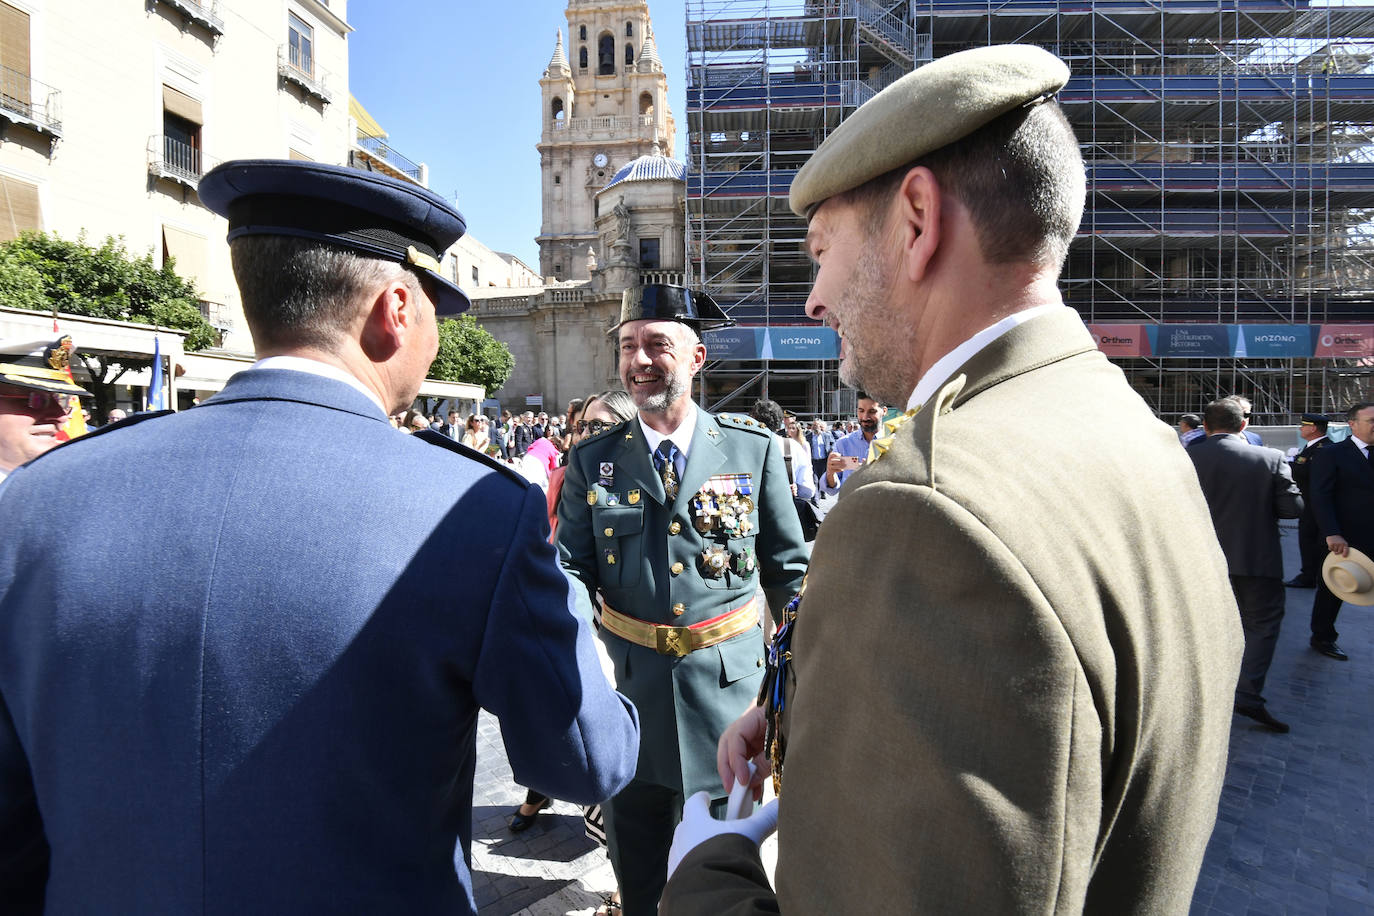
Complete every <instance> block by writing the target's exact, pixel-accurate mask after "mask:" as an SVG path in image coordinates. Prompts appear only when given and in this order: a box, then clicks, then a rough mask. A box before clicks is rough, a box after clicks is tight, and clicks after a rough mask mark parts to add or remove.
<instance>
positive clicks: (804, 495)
mask: <svg viewBox="0 0 1374 916" xmlns="http://www.w3.org/2000/svg"><path fill="white" fill-rule="evenodd" d="M782 426H783V438H784V439H785V440H787V449H788V450H787V451H786V452H784V453H783V454H784V455H790V456H791V458H792V488H793V489H792V494H793V495H794V496H796V497H797V498H798V499H810V498H811V497H813V496H815V495H816V475H815V473H814V472H813V471H812V468H811V457H810V456H811V443H809V442H807V441H806V433H804V432H802V428H801V424H800V423H798V422H797V415H796V414H794V413H790V412H788V411H783V414H782Z"/></svg>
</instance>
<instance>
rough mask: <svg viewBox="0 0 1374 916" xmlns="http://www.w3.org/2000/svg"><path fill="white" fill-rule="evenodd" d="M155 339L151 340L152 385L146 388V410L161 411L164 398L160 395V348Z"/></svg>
mask: <svg viewBox="0 0 1374 916" xmlns="http://www.w3.org/2000/svg"><path fill="white" fill-rule="evenodd" d="M158 343H159V342H158V339H157V337H154V338H153V383H152V384H151V385H149V386H148V409H149V410H163V409H165V408H166V406H167V405H166V398H165V397H164V396H163V393H162V348H161V347H160V346H159V345H158Z"/></svg>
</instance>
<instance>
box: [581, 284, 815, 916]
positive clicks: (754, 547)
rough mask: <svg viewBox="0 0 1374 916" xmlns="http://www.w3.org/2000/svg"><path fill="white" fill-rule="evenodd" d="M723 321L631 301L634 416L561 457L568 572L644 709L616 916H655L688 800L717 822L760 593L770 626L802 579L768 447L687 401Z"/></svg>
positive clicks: (776, 461) (800, 548) (621, 820)
mask: <svg viewBox="0 0 1374 916" xmlns="http://www.w3.org/2000/svg"><path fill="white" fill-rule="evenodd" d="M728 321H729V319H728V318H726V317H725V314H724V313H723V312H721V310H720V309H719V307H718V306H717V305H716V304H715V303H714V302H713V301H711V299H710V298H709V297H707V296H704V295H702V294H699V293H692V292H690V291H689V290H686V289H683V288H681V287H675V286H664V285H651V286H645V287H641V288H637V289H632V290H629V291H627V292H626V293H625V298H624V302H623V304H622V308H621V315H620V323H619V324H618V325H617V326H616V327H615V328H613V329H612V333H614V334H616V335H617V341H618V346H619V354H620V356H619V361H620V378H621V382H622V383H623V384H624V386H625V389H626V390H627V391H628V392H629V393H630V395H631V397H633V398H634V401H635V404H636V405H637V406H638V408H639V415H638V417H636V418H635V419H633V420H631V421H629V422H627V423H622V424H619V425H617V426H614V427H612V428H610V429H608V430H606V431H604V432H602V433H601V434H600V435H598V436H594V437H592V438H590V439H586V440H584V441H583V442H582V443H581V444H579V445H578V446H576V447H575V448H574V449H573V450H572V452H571V453H570V454H569V457H568V470H567V477H566V480H565V483H564V486H563V499H562V502H561V504H560V506H559V510H558V513H559V524H558V549H559V554H560V555H561V557H562V559H563V565H564V566H565V568H566V569H567V570H568V572H569V573H570V574H571V575H573V576H574V577H576V578H577V580H578V581H580V582H581V583H582V584H583V585H585V586H586V588H587V591H588V592H589V593H590V594H591V595H592V597H593V598H596V597H597V594H598V592H599V595H600V604H601V624H602V626H601V638H602V639H603V640H604V641H605V644H606V647H607V649H608V651H609V653H610V656H611V659H612V661H613V662H614V664H615V674H616V681H617V684H618V687H619V689H620V690H621V692H623V693H624V694H625V695H626V696H628V697H630V698H631V699H632V700H633V701H634V703H635V705H636V706H637V707H638V709H639V711H640V722H641V727H642V729H643V737H642V739H641V741H640V752H639V768H638V770H637V772H636V774H635V779H634V780H633V781H632V782H631V784H630V785H629V786H628V787H627V788H626V789H625V790H624V791H622V792H621V793H620V794H619V795H617V796H615V798H614V799H612V800H611V802H610V804H609V806H608V807H609V817H608V818H607V831H606V832H607V838H608V840H609V844H610V856H611V863H612V865H613V866H614V867H615V872H616V877H617V878H618V879H619V882H620V889H621V895H622V902H623V906H624V912H625V913H626V914H628V916H638V914H651V913H654V912H656V910H657V907H658V898H659V894H660V893H661V891H662V889H663V883H664V881H665V879H666V869H667V859H668V847H669V845H670V843H671V842H672V837H673V828H674V826H675V825H676V823H677V821H678V820H679V818H680V817H681V811H682V804H683V800H684V798H685V797H686V796H688V795H691V794H693V793H695V792H698V791H701V790H708V791H710V792H711V794H712V796H713V797H715V798H716V799H717V803H716V805H715V807H717V808H722V807H723V803H724V797H723V792H722V787H721V784H720V778H719V776H718V775H717V773H716V740H717V739H718V738H719V737H720V734H721V732H722V731H724V729H725V727H726V726H727V725H728V724H729V723H730V722H732V721H733V720H734V718H735V716H737V715H738V714H739V711H740V710H741V709H743V708H744V707H746V706H748V705H749V704H750V702H752V700H753V699H754V697H755V695H756V694H757V692H758V689H759V682H760V678H761V676H762V672H763V657H764V641H763V639H764V631H763V625H762V620H763V614H762V611H763V608H762V606H761V602H760V600H759V596H758V594H757V593H758V590H759V588H760V587H762V589H763V592H764V595H765V596H766V599H767V604H768V609H769V610H770V611H771V613H772V615H773V618H774V620H776V619H777V618H778V616H779V614H780V613H781V611H782V608H783V606H784V605H785V604H786V603H787V601H788V600H790V599H791V597H792V596H793V595H794V594H795V593H796V592H797V590H798V589H799V588H800V587H801V581H802V577H803V575H804V574H805V572H806V551H805V547H804V542H803V540H802V532H801V525H800V523H799V522H798V521H797V513H796V510H795V509H794V508H793V505H792V491H791V488H790V487H789V486H788V480H787V473H786V469H785V467H784V464H783V459H782V454H781V452H780V450H779V448H778V445H777V440H776V438H775V437H774V436H772V435H771V434H770V433H769V431H768V430H767V429H765V428H764V427H763V426H762V425H760V424H758V423H756V422H755V421H753V420H750V419H746V418H743V417H731V416H727V415H721V416H712V415H711V414H708V413H706V412H705V411H704V410H700V409H699V408H698V407H697V406H696V405H695V404H693V403H692V398H691V390H692V379H693V377H694V376H695V375H696V374H697V373H698V372H699V371H701V367H702V365H703V364H704V363H705V361H706V347H705V346H704V345H703V344H702V343H701V339H700V337H699V336H698V332H699V331H700V330H702V329H703V328H705V327H715V326H718V325H720V324H725V323H727V322H728Z"/></svg>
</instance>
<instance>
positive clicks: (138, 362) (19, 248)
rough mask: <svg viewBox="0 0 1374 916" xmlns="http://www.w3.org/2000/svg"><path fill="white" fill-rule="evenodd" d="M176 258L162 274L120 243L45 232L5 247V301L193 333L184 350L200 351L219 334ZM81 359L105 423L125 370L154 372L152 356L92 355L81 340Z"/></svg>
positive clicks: (0, 285)
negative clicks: (97, 243) (202, 310)
mask: <svg viewBox="0 0 1374 916" xmlns="http://www.w3.org/2000/svg"><path fill="white" fill-rule="evenodd" d="M175 267H176V262H175V259H173V258H170V257H169V258H167V259H166V260H165V263H164V264H163V265H162V267H161V268H159V267H157V266H155V265H154V264H153V254H152V251H149V252H148V253H147V254H144V255H142V256H141V257H140V256H135V255H133V254H130V252H129V250H128V249H127V248H126V247H125V245H124V241H123V239H122V238H118V239H117V238H114V237H109V238H106V239H105V242H104V243H103V244H102V245H101V246H100V247H99V248H92V247H91V246H89V245H87V244H86V240H85V236H84V235H81V236H78V237H77V239H76V241H71V240H68V239H63V238H60V237H58V236H56V235H50V234H48V233H43V232H25V233H23V234H22V235H20V236H19V238H17V239H14V240H13V241H9V242H3V243H0V301H3V302H4V303H5V304H6V305H10V306H14V307H17V308H24V309H33V310H34V311H57V312H66V313H67V314H69V315H82V316H85V317H88V318H107V319H110V320H112V321H132V322H136V323H138V324H148V325H157V326H159V327H164V328H175V329H177V330H182V331H188V332H189V333H188V334H187V336H186V340H185V343H184V346H185V348H186V349H187V350H200V349H203V348H204V347H208V346H210V345H212V344H213V343H214V342H215V329H214V328H212V327H211V326H210V324H209V322H207V321H206V320H205V318H204V317H203V316H202V315H201V313H200V303H199V297H198V296H197V295H196V288H195V285H194V284H193V283H191V282H190V281H188V280H185V279H183V278H182V277H180V276H179V275H178V274H177V272H176V270H175ZM76 345H77V358H78V359H79V360H80V362H81V364H82V365H83V366H85V368H86V371H87V372H88V373H90V376H91V393H92V394H94V395H95V409H94V411H93V412H94V413H95V416H96V420H97V422H101V423H103V422H104V421H105V417H106V415H107V413H108V412H109V410H110V408H111V407H113V406H114V394H115V392H114V385H115V383H116V382H117V381H118V380H119V378H120V377H121V376H123V375H124V373H126V372H130V371H139V370H141V369H147V368H149V367H150V366H152V362H153V361H152V360H151V359H148V358H144V359H139V358H136V357H130V356H124V355H114V354H98V353H88V352H86V351H84V350H81V349H80V347H81V341H79V340H78V341H76Z"/></svg>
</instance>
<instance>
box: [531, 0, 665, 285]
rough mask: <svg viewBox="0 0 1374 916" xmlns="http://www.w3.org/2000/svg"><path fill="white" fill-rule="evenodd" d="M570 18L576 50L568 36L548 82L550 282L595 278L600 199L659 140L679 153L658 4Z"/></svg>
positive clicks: (581, 3) (545, 150)
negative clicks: (592, 259)
mask: <svg viewBox="0 0 1374 916" xmlns="http://www.w3.org/2000/svg"><path fill="white" fill-rule="evenodd" d="M566 16H567V19H568V41H567V46H566V48H567V50H566V51H565V50H564V42H563V33H562V31H559V32H558V37H557V39H556V41H555V43H554V49H553V57H552V58H550V59H549V66H548V69H547V70H545V71H544V76H543V77H542V78H541V79H540V80H539V86H540V104H541V106H542V123H543V129H542V131H541V133H540V138H539V144H538V150H539V165H540V175H541V178H542V183H543V222H542V224H541V226H540V232H539V237H538V238H537V239H536V241H537V242H538V243H539V272H540V273H541V274H542V275H543V276H544V277H546V278H553V279H554V280H587V279H589V278H590V275H589V273H588V269H587V265H588V257H587V250H588V248H589V247H591V248H593V249H595V247H596V246H597V245H598V236H597V230H596V218H597V215H598V214H597V212H596V206H597V201H596V193H597V192H598V191H600V190H601V189H602V188H603V187H605V186H606V184H607V183H609V182H610V180H611V177H612V176H613V175H615V173H616V170H617V169H619V168H620V167H621V166H623V165H624V164H626V163H627V162H629V161H630V160H632V159H635V158H637V157H639V156H643V155H646V154H648V153H649V152H650V151H652V150H653V148H654V144H655V143H657V144H658V147H659V149H660V150H661V151H662V152H663V154H664V155H666V156H672V154H673V132H674V124H673V115H672V112H670V111H669V110H668V80H667V77H665V76H664V74H663V63H662V62H661V61H660V60H659V58H658V47H657V46H656V45H655V44H654V32H653V25H652V23H650V21H649V5H648V3H647V2H645V0H569V2H568V8H567V11H566ZM595 253H596V256H597V257H604V256H605V253H604V252H600V251H597V252H595Z"/></svg>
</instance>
